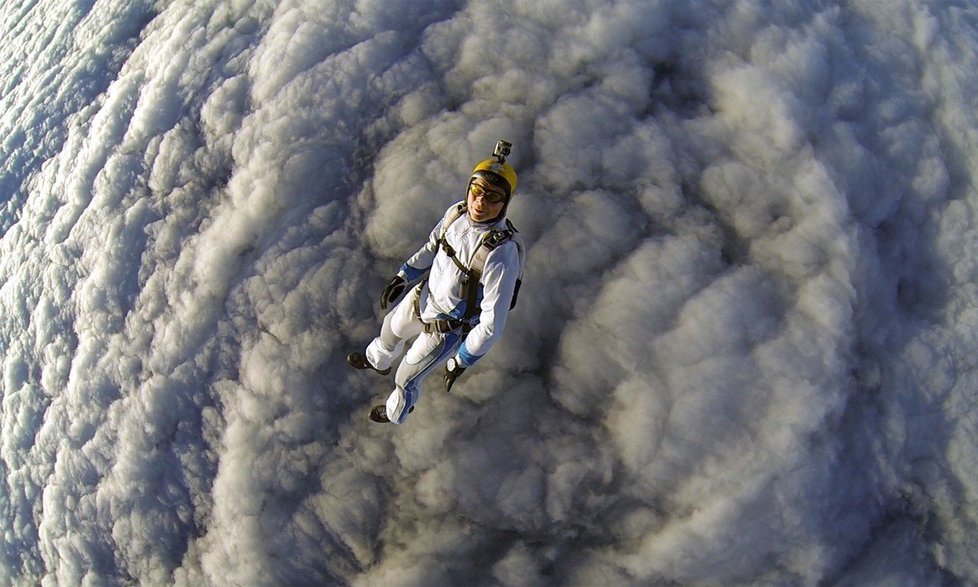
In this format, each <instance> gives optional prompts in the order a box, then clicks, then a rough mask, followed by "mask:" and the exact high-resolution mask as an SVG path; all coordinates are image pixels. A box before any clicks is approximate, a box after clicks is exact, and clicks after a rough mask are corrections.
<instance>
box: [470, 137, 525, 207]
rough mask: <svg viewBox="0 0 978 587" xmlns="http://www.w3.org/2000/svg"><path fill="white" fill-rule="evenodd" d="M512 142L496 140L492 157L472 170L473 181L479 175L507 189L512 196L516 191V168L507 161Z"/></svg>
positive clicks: (507, 193)
mask: <svg viewBox="0 0 978 587" xmlns="http://www.w3.org/2000/svg"><path fill="white" fill-rule="evenodd" d="M512 146H513V145H512V143H509V142H507V141H504V140H499V141H497V142H496V150H495V151H494V152H493V154H492V155H493V156H492V158H491V159H486V160H485V161H483V162H481V163H479V164H478V165H476V166H475V169H473V170H472V177H471V178H470V179H469V181H470V182H471V181H472V180H473V179H475V178H477V177H481V178H483V179H485V180H486V181H488V182H489V183H491V184H492V185H495V186H499V187H501V188H503V189H504V190H506V195H507V196H508V197H512V196H513V193H514V192H516V170H515V169H513V166H512V165H510V164H509V163H506V156H507V155H509V150H510V148H512Z"/></svg>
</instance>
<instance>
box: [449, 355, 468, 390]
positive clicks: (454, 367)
mask: <svg viewBox="0 0 978 587" xmlns="http://www.w3.org/2000/svg"><path fill="white" fill-rule="evenodd" d="M464 372H465V367H463V366H462V364H461V363H459V362H458V359H456V358H455V357H452V358H451V359H448V362H447V363H445V391H451V390H452V385H454V383H455V380H456V379H458V378H459V376H460V375H461V374H462V373H464Z"/></svg>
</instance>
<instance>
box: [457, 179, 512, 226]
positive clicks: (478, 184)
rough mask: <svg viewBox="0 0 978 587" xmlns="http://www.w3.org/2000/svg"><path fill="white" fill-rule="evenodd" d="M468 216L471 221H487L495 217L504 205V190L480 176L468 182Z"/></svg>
mask: <svg viewBox="0 0 978 587" xmlns="http://www.w3.org/2000/svg"><path fill="white" fill-rule="evenodd" d="M466 204H467V206H468V210H469V218H470V219H471V220H472V222H489V221H490V220H494V219H496V218H497V217H498V216H499V214H500V213H501V212H502V211H503V206H505V205H506V192H504V191H502V190H501V189H499V188H498V187H495V186H493V185H492V184H490V183H489V182H488V181H486V180H484V179H482V178H476V179H473V180H472V181H471V182H470V183H469V193H468V196H467V197H466Z"/></svg>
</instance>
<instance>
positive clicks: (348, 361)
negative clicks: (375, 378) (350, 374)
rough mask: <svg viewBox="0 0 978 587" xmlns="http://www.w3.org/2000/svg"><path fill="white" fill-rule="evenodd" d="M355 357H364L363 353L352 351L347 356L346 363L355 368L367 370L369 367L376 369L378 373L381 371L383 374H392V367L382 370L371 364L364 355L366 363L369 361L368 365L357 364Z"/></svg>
mask: <svg viewBox="0 0 978 587" xmlns="http://www.w3.org/2000/svg"><path fill="white" fill-rule="evenodd" d="M353 357H363V355H361V354H359V353H350V354H349V355H347V356H346V364H347V365H349V366H350V367H353V368H354V369H360V370H362V371H366V370H368V369H369V370H371V371H374V372H376V373H380V374H381V375H390V374H391V368H390V367H388V368H386V369H384V370H383V371H381V370H380V369H375V368H374V366H373V365H371V364H370V362H368V361H367V358H366V357H363V361H364V363H367V364H366V366H361V365H357V364H355V363H354V362H353V361H354V360H355V359H354V358H353Z"/></svg>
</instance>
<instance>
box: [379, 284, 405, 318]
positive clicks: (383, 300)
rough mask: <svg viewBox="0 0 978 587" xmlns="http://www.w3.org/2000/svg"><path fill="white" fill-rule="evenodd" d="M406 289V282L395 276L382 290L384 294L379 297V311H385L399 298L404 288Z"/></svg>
mask: <svg viewBox="0 0 978 587" xmlns="http://www.w3.org/2000/svg"><path fill="white" fill-rule="evenodd" d="M405 287H407V282H406V281H404V278H403V277H401V276H400V275H395V276H394V279H392V280H391V282H390V283H388V284H387V287H385V288H384V293H383V294H381V296H380V309H381V310H386V309H387V306H388V305H389V304H392V303H393V302H394V301H395V300H397V298H399V297H401V294H402V293H404V288H405Z"/></svg>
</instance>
